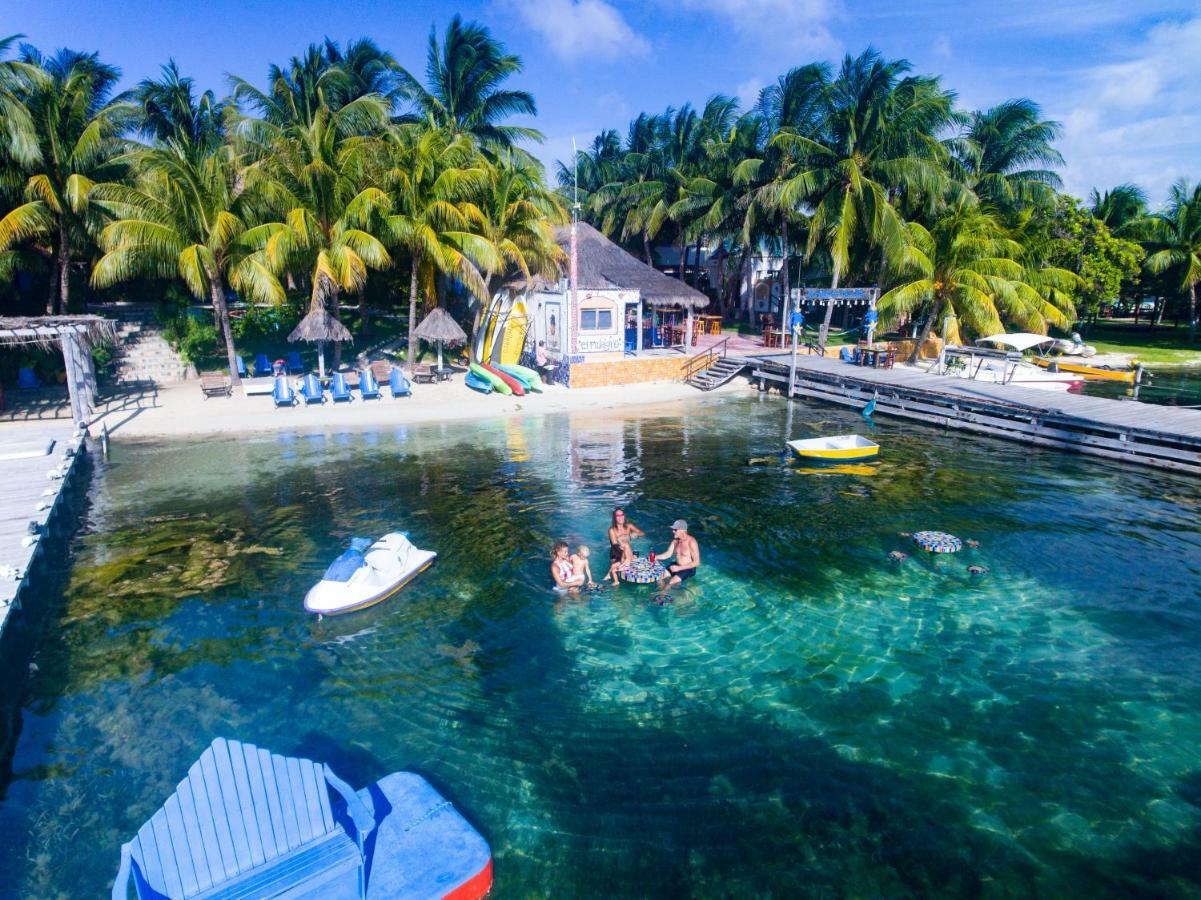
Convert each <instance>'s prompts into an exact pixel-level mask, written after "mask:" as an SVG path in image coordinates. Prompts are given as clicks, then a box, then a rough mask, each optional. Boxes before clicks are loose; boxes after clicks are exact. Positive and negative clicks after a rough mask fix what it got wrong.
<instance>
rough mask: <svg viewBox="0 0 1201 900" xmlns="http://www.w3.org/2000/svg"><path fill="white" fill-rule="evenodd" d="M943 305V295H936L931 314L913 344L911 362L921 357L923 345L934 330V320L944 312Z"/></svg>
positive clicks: (923, 323) (910, 355)
mask: <svg viewBox="0 0 1201 900" xmlns="http://www.w3.org/2000/svg"><path fill="white" fill-rule="evenodd" d="M942 307H943V300H942V297H935V298H934V305H933V306H932V307H930V313H929V315H927V316H926V320H925V321H924V322H922V327H921V328H920V329H919V330H918V334H917V343H916V344H914V345H913V352H912V353H911V354H909V363H910V364H911V365H912V364H915V363H916V362H917V361H918V360H919V359H920V358H921V354H922V347H923V346H924V345H925V343H926V341H928V340H929V339H930V332H931V331H933V330H934V322H935V321H936V320H937V319H938V316H939V314H940V313H941V312H942Z"/></svg>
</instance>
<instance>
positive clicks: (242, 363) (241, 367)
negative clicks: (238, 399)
mask: <svg viewBox="0 0 1201 900" xmlns="http://www.w3.org/2000/svg"><path fill="white" fill-rule="evenodd" d="M238 377H239V378H245V377H246V360H244V359H242V357H240V356H239V357H238Z"/></svg>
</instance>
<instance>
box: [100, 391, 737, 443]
mask: <svg viewBox="0 0 1201 900" xmlns="http://www.w3.org/2000/svg"><path fill="white" fill-rule="evenodd" d="M746 390H748V386H747V383H746V381H744V380H742V379H735V381H733V382H732V383H730V384H728V385H725V386H724V387H722V388H719V389H718V390H716V391H713V392H712V394H709V395H706V394H703V393H701V392H700V391H698V390H697V389H696V388H694V387H692V386H690V385H687V384H683V383H680V382H672V381H666V382H652V383H647V384H633V385H620V386H613V387H600V388H575V389H568V388H565V387H561V386H559V385H549V386H547V387H546V388H545V392H544V393H542V394H529V395H526V396H525V397H505V396H501V395H498V394H480V393H477V392H476V391H473V390H471V389H470V388H469V387H467V386H466V385H465V384H464V383H463V381H462V378H461V377H459V378H456V380H454V381H452V382H447V383H444V384H437V385H415V386H414V388H413V396H411V397H401V398H392V397H391V396H388V391H387V389H386V388H385V390H384V394H385V396H384V397H383V398H382V399H380V400H362V399H360V398H359V397H358V395H357V394H356V396H355V399H354V400H353V401H352V402H350V403H339V404H334V403H333V401H331V400H328V399H327V400H326V402H325V403H324V404H323V405H321V406H295V407H291V408H287V407H284V408H279V409H277V408H275V407H273V406H272V403H271V397H270V396H269V395H252V396H243V395H241V394H240V393H238V392H237V391H235V392H234V396H232V397H229V398H226V397H214V398H211V399H207V400H206V399H205V398H204V396H203V395H202V394H201V392H200V388H199V386H198V384H197V382H195V381H187V382H181V383H179V384H171V385H163V386H160V387H159V388H158V390H157V392H156V393H155V394H153V395H150V396H146V397H144V398H141V399H139V400H137V401H135V402H130V401H128V400H126V401H124V402H121V403H110V404H108V405H107V406H106V408H105V409H104V410H103V411H102V412H100V413H98V415H97V417H96V419H95V421H94V424H93V426H92V430H93V432H95V431H96V430H98V429H100V428H101V426H102V425H103V426H104V427H107V428H108V431H109V434H110V435H112V437H113V439H114V440H130V439H143V438H155V437H182V436H188V435H213V434H252V433H256V432H272V431H283V430H324V429H331V428H333V429H340V430H341V429H354V428H378V427H387V426H390V425H398V424H413V423H418V422H457V421H471V420H476V419H486V418H493V417H497V416H515V415H516V416H521V415H539V414H542V413H557V412H576V411H597V410H606V409H627V408H629V407H634V406H638V407H645V406H657V405H671V404H673V403H677V402H679V401H683V400H696V399H698V398H700V397H704V396H712V395H714V394H719V393H722V394H724V393H730V392H740V393H741V392H745V391H746Z"/></svg>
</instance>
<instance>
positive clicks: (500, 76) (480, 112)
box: [399, 14, 542, 151]
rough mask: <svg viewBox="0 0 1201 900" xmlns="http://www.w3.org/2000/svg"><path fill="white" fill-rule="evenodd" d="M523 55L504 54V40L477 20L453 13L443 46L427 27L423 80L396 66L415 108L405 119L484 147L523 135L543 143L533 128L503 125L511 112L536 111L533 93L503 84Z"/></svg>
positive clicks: (519, 65) (510, 141) (496, 146)
mask: <svg viewBox="0 0 1201 900" xmlns="http://www.w3.org/2000/svg"><path fill="white" fill-rule="evenodd" d="M522 68H523V66H522V63H521V57H519V56H516V55H515V54H512V53H506V52H505V47H504V44H502V43H501V42H500V41H498V40H496V39H495V38H493V37H492V34H491V32H489V31H488V29H487V28H485V27H484V26H483V25H480V24H478V23H476V22H466V23H464V22H463V19H462V17H461V16H459V15H457V14H456V15H455V17H454V18H452V19H451V20H450V24H449V25H447V26H446V33H445V35H444V37H443V40H442V43H441V45H439V43H438V34H437V31H436V30H435V29H433V28H431V29H430V37H429V48H428V51H427V53H426V64H425V70H426V79H427V84H425V85H422V84H421V82H420V81H418V80H417V79H416V78H414V77H413V76H412V75H411V74H410V73H409V72H407V71H405V70H404V69H400V70H399V75H400V80H401V86H402V90H403V92H404V93H405V94H407V95H408V97H409V99H410V100H411V101H412V103H413V105H414V107H415V115H413V116H410V117H408V121H417V120H420V121H424V122H426V123H427V124H428V125H430V126H432V127H434V128H440V129H444V130H446V131H449V132H450V133H452V134H470V135H473V136H474V137H475V138H476V140H477V141H479V144H480V146H481V147H483V148H484V149H485V150H487V151H494V150H499V149H502V148H506V147H511V146H513V144H514V143H516V142H517V141H520V140H523V139H526V140H534V141H541V140H542V134H541V132H539V131H536V130H535V129H533V128H525V127H522V126H518V125H506V124H503V122H504V120H505V119H507V118H508V117H509V116H513V115H529V116H533V115H536V114H537V112H538V108H537V105H536V104H535V103H534V97H533V95H531V94H529V93H528V92H526V91H515V90H510V89H507V88H503V87H501V85H502V84H503V83H504V82H505V81H506V80H507V79H508V78H509V77H510V76H512V75H517V74H519V73H520V72H521V70H522Z"/></svg>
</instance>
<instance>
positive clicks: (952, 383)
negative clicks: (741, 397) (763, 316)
mask: <svg viewBox="0 0 1201 900" xmlns="http://www.w3.org/2000/svg"><path fill="white" fill-rule="evenodd" d="M789 359H790V357H789V354H786V353H780V354H773V355H772V356H769V357H759V358H758V359H756V360H754V361H753V363H754V365H753V366H752V377H753V378H755V379H757V380H759V381H760V383H761V384H762V385H767V384H772V383H776V384H779V385H780V386H781V388H782V389H783V388H784V387H785V386H786V384H787V381H788V367H789ZM793 396H800V397H811V398H814V399H819V400H827V401H830V402H833V403H841V404H843V405H847V406H853V407H856V408H861V407H863V406H864V405H866V404H867V403H868V401H870V400H872V399H875V401H876V412H877V413H879V414H880V415H892V416H900V417H902V418H908V419H914V420H918V421H922V422H927V423H930V424H936V425H943V426H946V427H948V428H958V429H963V430H967V431H974V432H978V433H981V434H988V435H991V436H993V437H1000V438H1007V439H1010V440H1018V441H1024V442H1026V443H1031V444H1037V445H1040V446H1047V447H1058V448H1060V449H1065V450H1074V451H1076V452H1080V453H1088V454H1093V455H1096V456H1106V457H1110V458H1116V459H1123V460H1127V461H1129V462H1134V463H1139V464H1141V465H1149V466H1157V467H1160V468H1166V469H1175V470H1178V471H1182V472H1191V473H1193V474H1196V475H1201V411H1199V410H1191V409H1180V408H1178V407H1172V406H1160V405H1155V404H1150V403H1140V402H1138V401H1136V400H1108V399H1104V398H1100V397H1087V396H1083V395H1078V394H1067V393H1059V392H1053V391H1043V390H1039V389H1037V388H1028V387H1019V386H1017V385H1012V384H1010V385H1002V384H993V383H989V382H982V381H971V380H968V379H964V378H954V377H945V376H939V375H931V374H928V373H926V372H923V371H921V370H920V369H915V368H910V367H907V366H898V367H897V368H894V369H865V368H860V367H858V366H853V365H850V364H848V363H845V362H842V361H841V360H837V359H824V358H821V357H815V356H798V357H797V374H796V382H795V383H794V385H793Z"/></svg>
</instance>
